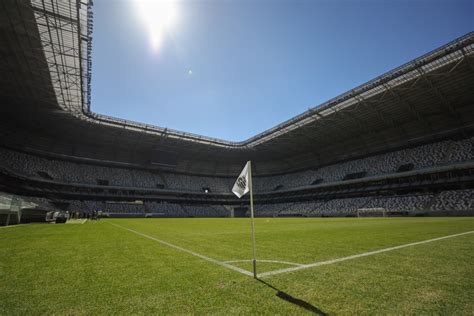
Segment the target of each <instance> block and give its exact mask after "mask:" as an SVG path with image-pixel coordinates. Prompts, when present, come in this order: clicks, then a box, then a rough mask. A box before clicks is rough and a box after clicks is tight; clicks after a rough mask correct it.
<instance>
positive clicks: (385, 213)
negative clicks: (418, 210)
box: [356, 207, 412, 217]
mask: <svg viewBox="0 0 474 316" xmlns="http://www.w3.org/2000/svg"><path fill="white" fill-rule="evenodd" d="M410 214H412V212H410V211H404V210H387V209H385V208H382V207H377V208H360V209H358V210H356V216H357V217H398V216H410Z"/></svg>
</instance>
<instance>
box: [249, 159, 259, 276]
mask: <svg viewBox="0 0 474 316" xmlns="http://www.w3.org/2000/svg"><path fill="white" fill-rule="evenodd" d="M249 175H250V177H249V187H250V217H251V222H252V252H253V260H252V263H253V277H254V278H255V279H256V278H257V259H256V258H257V257H256V255H255V227H254V217H253V188H252V161H249Z"/></svg>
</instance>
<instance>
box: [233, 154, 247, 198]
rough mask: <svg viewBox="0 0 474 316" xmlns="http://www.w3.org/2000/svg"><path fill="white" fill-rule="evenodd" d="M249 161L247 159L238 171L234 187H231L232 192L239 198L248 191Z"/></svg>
mask: <svg viewBox="0 0 474 316" xmlns="http://www.w3.org/2000/svg"><path fill="white" fill-rule="evenodd" d="M249 182H250V161H247V163H246V164H245V167H244V169H243V170H242V172H241V173H240V175H239V177H238V178H237V181H235V183H234V187H233V188H232V192H234V194H235V195H237V197H238V198H239V199H240V198H241V197H242V196H244V195H245V194H246V193H247V192H249V191H250V186H249Z"/></svg>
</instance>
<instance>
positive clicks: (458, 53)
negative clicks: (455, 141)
mask: <svg viewBox="0 0 474 316" xmlns="http://www.w3.org/2000/svg"><path fill="white" fill-rule="evenodd" d="M31 3H32V8H33V10H34V11H35V14H36V20H37V24H38V28H39V31H40V34H43V36H42V37H41V41H42V45H43V50H44V52H45V57H46V58H47V60H48V59H49V60H51V62H49V67H50V73H51V77H52V81H53V86H54V87H55V92H56V98H57V102H58V105H59V106H60V107H61V108H62V109H63V110H65V111H68V112H70V113H71V114H72V115H74V116H76V117H77V118H79V119H83V120H86V121H91V122H93V123H96V124H100V125H107V126H111V127H120V128H124V129H128V130H135V131H138V132H144V133H149V134H154V135H157V136H166V137H168V138H175V139H180V140H184V141H190V142H195V143H202V144H205V145H211V146H217V147H222V148H231V149H247V148H252V147H254V146H257V145H259V144H262V143H264V142H266V141H269V140H271V139H273V138H275V137H278V136H279V135H281V134H285V133H287V132H289V131H292V130H294V129H297V128H299V127H301V126H304V125H306V124H308V123H311V122H314V121H316V120H318V119H320V118H321V117H324V116H326V115H330V114H332V113H333V112H335V111H338V110H342V109H344V108H346V107H348V106H351V105H353V104H355V103H357V102H358V100H360V99H366V98H370V97H372V96H375V95H377V94H379V93H382V92H384V91H386V89H387V88H390V87H395V86H398V85H400V84H403V83H405V82H408V81H411V80H413V79H415V78H417V77H418V76H420V73H419V71H418V70H420V69H421V70H422V71H423V72H431V71H433V70H435V69H437V68H440V67H442V66H445V65H447V64H450V63H453V62H455V61H457V60H459V59H461V58H463V57H464V56H466V55H471V54H474V32H470V33H467V34H465V35H464V36H462V37H459V38H457V39H455V40H453V41H451V42H449V43H447V44H445V45H443V46H441V47H439V48H437V49H435V50H433V51H431V52H429V53H427V54H424V55H423V56H420V57H418V58H416V59H414V60H412V61H410V62H408V63H406V64H404V65H402V66H399V67H397V68H395V69H393V70H391V71H389V72H387V73H385V74H382V75H380V76H378V77H376V78H374V79H372V80H370V81H368V82H367V83H364V84H362V85H360V86H358V87H356V88H354V89H351V90H350V91H348V92H346V93H343V94H341V95H339V96H337V97H335V98H333V99H330V100H328V101H326V102H324V103H322V104H320V105H317V106H315V107H313V108H310V109H309V110H307V111H305V112H303V113H301V114H299V115H297V116H295V117H293V118H291V119H289V120H287V121H284V122H282V123H280V124H278V125H276V126H274V127H272V128H270V129H268V130H266V131H263V132H262V133H259V134H257V135H255V136H253V137H250V138H249V139H247V140H244V141H240V142H233V141H227V140H223V139H218V138H213V137H208V136H203V135H198V134H193V133H187V132H183V131H178V130H173V129H169V128H163V127H159V126H154V125H149V124H144V123H139V122H133V121H130V120H126V119H120V118H114V117H110V116H106V115H102V114H98V113H94V112H92V111H91V108H90V100H91V98H90V94H91V88H90V84H91V69H92V67H91V65H92V58H91V50H92V10H91V6H92V1H91V0H69V1H61V2H55V1H51V2H48V1H47V0H46V1H41V2H40V1H38V0H31ZM45 3H47V5H45ZM65 13H67V14H65ZM52 19H59V20H62V21H66V22H67V23H66V24H64V23H63V24H60V23H50V22H49V21H50V20H52ZM74 24H75V25H74ZM64 25H67V28H68V29H67V30H66V31H68V32H70V33H72V34H74V33H76V34H74V35H75V36H73V37H75V38H76V40H72V41H70V42H67V39H66V40H65V39H62V38H60V37H55V36H48V34H51V33H54V32H49V31H57V29H58V28H61V27H63V28H64ZM41 28H42V29H41ZM63 31H64V29H63ZM61 34H62V33H61ZM71 52H74V54H72V55H73V56H71ZM64 69H69V70H70V71H68V72H67V74H64V71H63V70H64ZM78 79H79V80H78ZM77 82H80V87H78V86H77ZM78 90H80V91H82V93H80V92H79V93H78ZM77 101H79V102H77Z"/></svg>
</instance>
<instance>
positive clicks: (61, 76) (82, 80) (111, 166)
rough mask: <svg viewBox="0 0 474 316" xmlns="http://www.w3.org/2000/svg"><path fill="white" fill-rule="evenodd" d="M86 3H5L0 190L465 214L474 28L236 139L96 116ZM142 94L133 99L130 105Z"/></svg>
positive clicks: (49, 203)
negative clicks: (246, 188)
mask: <svg viewBox="0 0 474 316" xmlns="http://www.w3.org/2000/svg"><path fill="white" fill-rule="evenodd" d="M91 6H92V3H91V1H87V0H81V1H79V0H76V1H74V0H70V1H48V0H46V1H38V0H32V1H31V2H28V1H14V0H6V1H2V3H1V4H0V8H1V10H0V18H1V19H0V23H1V32H0V52H1V56H2V58H1V60H0V80H1V83H0V87H1V88H0V102H1V107H0V111H1V113H0V191H3V192H5V193H9V194H14V195H16V196H22V197H25V198H26V199H28V200H29V201H33V202H34V203H35V204H37V205H40V206H41V208H43V209H58V210H67V211H70V212H89V211H91V210H95V211H105V212H107V213H109V214H110V215H112V216H127V217H128V216H137V217H145V216H150V217H157V216H166V217H175V216H176V217H186V216H245V214H246V212H247V208H246V205H247V201H246V200H245V199H243V200H238V199H236V198H235V196H234V195H233V194H232V193H231V192H230V189H231V187H232V184H233V182H234V180H235V178H236V176H237V175H238V174H239V172H240V170H241V168H242V166H243V165H244V164H245V161H247V160H252V162H253V172H254V175H255V179H254V184H255V202H256V213H257V215H258V216H350V215H354V214H356V213H357V211H358V210H376V209H384V210H385V211H388V212H406V213H410V214H438V215H461V214H471V215H472V214H474V213H473V211H474V202H473V201H474V33H468V34H466V35H465V36H463V37H460V38H458V39H455V40H453V41H452V42H450V43H447V44H446V45H444V46H442V47H440V48H438V49H436V50H434V51H431V52H429V53H427V54H425V55H423V56H421V57H419V58H417V59H415V60H413V61H411V62H409V63H406V64H404V65H402V66H400V67H398V68H396V69H394V70H392V71H390V72H388V73H385V74H383V75H380V76H379V77H377V78H375V79H373V80H371V81H369V82H367V83H365V84H363V85H361V86H359V87H356V88H354V89H352V90H350V91H348V92H346V93H344V94H342V95H340V96H337V97H335V98H333V99H331V100H329V101H327V102H325V103H323V104H321V105H319V106H316V107H314V108H312V109H309V110H308V111H306V112H304V113H302V114H300V115H298V116H296V117H294V118H291V119H289V120H288V121H285V122H283V123H281V124H279V125H277V126H275V127H273V128H271V129H269V130H267V131H264V132H263V133H260V134H258V135H255V136H254V137H251V138H250V139H247V140H245V141H242V142H231V141H226V140H222V139H216V138H210V137H205V136H200V135H195V134H190V133H185V132H181V131H176V130H172V129H168V128H161V127H157V126H151V125H146V124H142V123H137V122H132V121H128V120H124V119H118V118H113V117H109V116H105V115H101V114H97V113H94V112H93V111H92V110H91V104H90V103H91V102H90V99H91V98H90V94H91V72H92V71H93V65H92V60H91V50H92V24H93V18H92V9H91ZM138 101H139V100H138Z"/></svg>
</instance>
